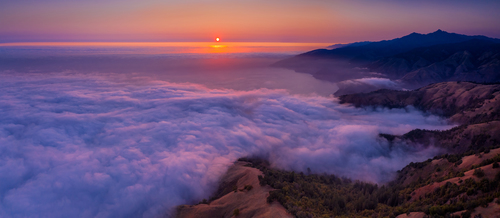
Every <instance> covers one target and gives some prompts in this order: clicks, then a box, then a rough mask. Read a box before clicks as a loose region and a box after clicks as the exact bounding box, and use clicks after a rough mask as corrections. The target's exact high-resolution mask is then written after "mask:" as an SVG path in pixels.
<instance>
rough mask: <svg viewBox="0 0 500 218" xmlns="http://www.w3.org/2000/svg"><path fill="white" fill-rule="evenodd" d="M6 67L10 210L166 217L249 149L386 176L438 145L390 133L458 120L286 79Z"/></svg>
mask: <svg viewBox="0 0 500 218" xmlns="http://www.w3.org/2000/svg"><path fill="white" fill-rule="evenodd" d="M0 76H1V77H2V80H1V81H0V181H2V182H1V183H0V196H1V201H0V216H1V217H156V216H159V215H163V214H165V213H169V212H170V209H172V208H173V207H174V206H176V205H179V204H185V203H192V202H195V201H199V200H201V199H203V198H207V197H208V196H209V195H210V193H211V191H213V189H214V188H215V185H216V183H217V180H218V178H219V176H221V175H222V174H223V173H224V172H225V170H226V169H227V167H228V166H229V165H230V164H231V163H232V162H233V161H235V160H236V159H237V158H239V157H242V156H248V155H262V156H267V157H269V158H270V161H271V163H272V164H273V165H274V166H276V167H280V168H284V169H292V170H297V171H304V170H306V169H307V168H310V169H311V170H312V171H313V172H318V173H322V172H326V173H334V174H336V175H339V176H348V177H351V178H353V179H361V180H365V181H372V182H383V181H387V180H388V179H390V178H391V176H392V175H393V173H394V172H395V171H396V170H399V169H400V168H402V167H403V166H405V165H406V164H408V163H409V162H411V161H421V160H425V159H427V158H429V157H432V156H433V155H435V154H436V153H437V149H435V148H433V147H429V148H426V149H423V148H413V147H410V146H407V145H404V144H397V145H394V146H389V144H388V143H387V141H385V140H384V139H381V138H379V137H377V136H378V134H379V133H389V134H402V133H405V132H408V131H410V130H411V129H415V128H423V129H447V128H450V126H449V125H447V124H446V122H444V121H443V120H441V119H440V118H438V117H436V116H429V115H425V114H423V113H421V112H419V111H417V110H414V109H412V108H407V109H392V110H387V109H380V110H377V111H372V110H364V109H357V108H353V107H350V106H346V105H339V104H338V103H337V100H336V99H334V98H327V97H321V96H307V97H305V96H299V95H291V94H289V93H288V92H287V91H285V90H270V89H257V90H251V91H235V90H231V89H209V88H206V87H204V86H200V85H195V84H190V83H168V82H163V81H149V80H147V79H144V78H142V80H141V81H140V82H135V83H130V82H126V81H122V80H121V79H118V78H120V75H110V76H107V77H103V76H97V75H94V76H92V75H80V74H75V73H73V74H68V73H67V74H62V73H57V74H56V73H53V74H43V75H41V74H32V75H31V74H22V76H20V75H18V74H10V73H2V74H1V75H0ZM114 76H117V77H114ZM127 80H128V81H129V80H134V78H127ZM137 80H139V78H137Z"/></svg>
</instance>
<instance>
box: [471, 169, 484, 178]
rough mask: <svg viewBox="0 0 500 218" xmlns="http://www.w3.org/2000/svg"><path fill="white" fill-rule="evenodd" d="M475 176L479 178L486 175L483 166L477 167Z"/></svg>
mask: <svg viewBox="0 0 500 218" xmlns="http://www.w3.org/2000/svg"><path fill="white" fill-rule="evenodd" d="M473 175H474V176H476V177H477V178H482V177H483V176H484V171H483V170H482V169H481V168H477V169H475V170H474V174H473Z"/></svg>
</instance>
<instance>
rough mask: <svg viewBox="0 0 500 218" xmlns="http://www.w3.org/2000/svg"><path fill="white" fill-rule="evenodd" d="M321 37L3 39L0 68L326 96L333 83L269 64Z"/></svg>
mask: <svg viewBox="0 0 500 218" xmlns="http://www.w3.org/2000/svg"><path fill="white" fill-rule="evenodd" d="M327 45H328V44H321V43H242V42H239V43H236V42H229V43H227V42H226V43H222V42H221V43H210V42H178V43H4V44H0V71H11V72H17V73H25V72H32V73H35V72H40V73H43V72H45V73H47V72H51V73H53V72H79V73H94V74H102V75H107V74H110V73H117V74H122V75H123V78H122V79H126V78H127V77H130V76H131V75H135V76H137V75H141V76H143V77H149V78H150V79H153V80H154V79H157V80H162V81H168V82H180V83H185V82H188V83H196V84H202V85H205V86H207V87H209V88H230V89H235V90H252V89H258V88H269V89H286V90H288V91H290V92H291V93H293V94H312V93H316V94H319V95H323V96H328V95H330V94H332V93H334V92H335V91H336V90H337V87H336V85H335V84H333V83H329V82H325V81H320V80H317V79H315V78H313V77H312V76H311V75H308V74H302V73H296V72H294V71H293V70H288V69H281V68H271V67H269V65H270V64H272V63H274V62H276V61H278V60H281V59H284V58H287V57H290V56H292V55H296V54H299V53H301V52H305V51H308V50H312V49H316V48H321V47H325V46H327Z"/></svg>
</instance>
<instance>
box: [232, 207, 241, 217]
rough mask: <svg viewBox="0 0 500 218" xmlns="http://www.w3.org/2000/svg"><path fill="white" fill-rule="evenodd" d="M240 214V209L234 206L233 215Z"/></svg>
mask: <svg viewBox="0 0 500 218" xmlns="http://www.w3.org/2000/svg"><path fill="white" fill-rule="evenodd" d="M239 215H240V209H238V208H236V209H234V210H233V216H239Z"/></svg>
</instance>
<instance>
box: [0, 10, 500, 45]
mask: <svg viewBox="0 0 500 218" xmlns="http://www.w3.org/2000/svg"><path fill="white" fill-rule="evenodd" d="M499 12H500V1H491V0H479V1H462V0H454V1H452V0H443V1H427V0H424V1H407V0H399V1H396V0H381V1H368V0H353V1H335V0H307V1H306V0H286V1H285V0H273V1H268V0H252V1H248V0H238V1H234V0H169V1H166V0H144V1H136V0H120V1H118V0H105V1H98V0H87V1H77V0H45V1H36V0H18V1H12V0H0V43H1V42H75V41H76V42H96V41H97V42H179V41H183V42H193V41H213V40H214V38H215V37H220V38H221V39H222V41H226V42H322V43H348V42H355V41H366V40H369V41H376V40H384V39H391V38H396V37H401V36H403V35H406V34H409V33H412V32H419V33H429V32H433V31H435V30H437V29H442V30H445V31H449V32H456V33H462V34H468V35H486V36H490V37H496V38H500V13H499Z"/></svg>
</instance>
